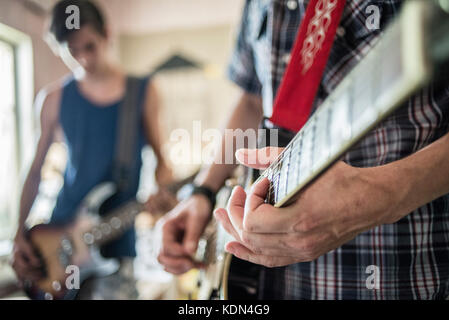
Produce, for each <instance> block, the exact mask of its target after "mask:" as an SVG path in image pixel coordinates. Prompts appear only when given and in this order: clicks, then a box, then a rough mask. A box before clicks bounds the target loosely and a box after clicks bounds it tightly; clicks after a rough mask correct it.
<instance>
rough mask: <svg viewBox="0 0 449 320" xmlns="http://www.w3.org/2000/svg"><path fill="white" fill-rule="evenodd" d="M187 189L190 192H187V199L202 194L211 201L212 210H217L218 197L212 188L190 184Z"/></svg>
mask: <svg viewBox="0 0 449 320" xmlns="http://www.w3.org/2000/svg"><path fill="white" fill-rule="evenodd" d="M187 187H188V188H189V190H188V191H187V192H186V198H187V197H190V196H193V195H195V194H202V195H203V196H205V197H206V198H207V199H208V200H209V202H210V204H211V207H212V209H214V208H215V203H216V196H217V195H216V193H215V192H214V191H213V190H212V189H211V188H209V187H206V186H198V185H196V184H194V183H190V184H188V185H187Z"/></svg>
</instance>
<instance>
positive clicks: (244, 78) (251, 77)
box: [228, 1, 262, 95]
mask: <svg viewBox="0 0 449 320" xmlns="http://www.w3.org/2000/svg"><path fill="white" fill-rule="evenodd" d="M249 5H250V1H246V4H245V8H244V10H243V17H242V21H241V23H240V30H239V32H238V37H237V43H236V46H235V49H234V52H233V53H232V56H231V61H230V63H229V66H228V78H229V79H230V80H231V81H232V82H234V83H235V84H237V85H238V86H239V87H241V88H242V89H243V90H245V91H246V92H249V93H252V94H257V95H261V92H262V84H261V83H260V81H259V78H258V77H257V73H256V69H255V61H254V55H253V49H252V47H251V44H250V39H249V38H250V37H249V30H248V29H249V26H248V24H249V19H250V17H249V12H250V10H249Z"/></svg>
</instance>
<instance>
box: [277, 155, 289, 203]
mask: <svg viewBox="0 0 449 320" xmlns="http://www.w3.org/2000/svg"><path fill="white" fill-rule="evenodd" d="M284 153H285V154H284V157H283V159H284V160H283V163H282V165H281V168H280V172H279V185H278V191H277V196H276V199H278V198H282V197H285V196H286V195H287V183H288V175H289V165H290V155H291V148H287V149H285V151H284Z"/></svg>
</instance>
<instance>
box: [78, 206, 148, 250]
mask: <svg viewBox="0 0 449 320" xmlns="http://www.w3.org/2000/svg"><path fill="white" fill-rule="evenodd" d="M142 210H143V205H142V204H141V203H139V202H137V201H130V202H127V203H125V204H124V205H122V206H120V207H118V208H117V209H114V210H112V212H111V213H109V214H108V215H107V216H106V217H104V218H102V219H101V221H100V222H99V223H97V224H95V226H93V227H92V228H91V229H90V230H88V231H87V232H85V233H84V234H83V240H84V242H85V243H86V244H88V245H97V246H101V245H103V244H105V243H108V242H110V241H112V240H114V239H116V238H118V237H119V236H121V235H122V234H123V233H124V232H126V231H127V230H128V229H129V228H130V227H131V226H132V225H133V224H134V220H135V218H136V216H137V214H139V213H140V212H141V211H142Z"/></svg>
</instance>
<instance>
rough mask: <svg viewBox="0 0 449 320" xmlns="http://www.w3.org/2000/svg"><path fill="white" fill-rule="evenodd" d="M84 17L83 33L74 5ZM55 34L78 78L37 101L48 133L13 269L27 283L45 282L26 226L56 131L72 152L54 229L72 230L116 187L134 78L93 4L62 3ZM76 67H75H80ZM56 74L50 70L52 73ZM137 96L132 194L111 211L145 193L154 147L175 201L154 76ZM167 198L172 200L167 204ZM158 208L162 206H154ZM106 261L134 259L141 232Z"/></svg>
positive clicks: (110, 251) (32, 175) (28, 191)
mask: <svg viewBox="0 0 449 320" xmlns="http://www.w3.org/2000/svg"><path fill="white" fill-rule="evenodd" d="M71 5H75V6H77V7H78V8H79V12H80V17H79V18H80V21H79V22H80V28H79V29H69V28H68V27H67V24H66V22H67V18H68V17H69V14H68V13H67V8H68V6H71ZM50 32H51V34H52V36H53V37H54V39H55V40H56V41H57V43H58V45H59V49H60V51H65V52H66V53H68V58H66V59H64V61H67V63H66V64H67V65H68V67H69V68H71V71H72V73H71V74H70V75H68V76H67V77H65V78H64V79H62V80H60V81H57V82H56V83H53V84H50V85H49V86H48V87H46V88H44V89H43V90H42V91H41V92H40V93H39V95H38V97H37V99H36V107H37V108H38V109H40V124H41V134H40V138H39V143H38V146H37V150H36V153H35V157H34V160H33V163H32V165H31V168H30V170H29V172H28V175H27V178H26V181H25V184H24V186H23V191H22V197H21V202H20V217H19V228H18V231H17V235H16V237H15V245H14V262H13V267H14V269H15V271H16V273H17V275H18V277H19V279H20V280H25V279H28V280H37V279H39V278H40V277H41V276H42V271H41V269H40V267H41V265H40V264H41V261H40V259H38V258H37V256H36V254H35V252H34V251H33V248H32V247H31V245H30V243H29V241H28V239H27V237H26V230H27V228H26V224H25V221H26V219H27V217H28V214H29V212H30V209H31V207H32V205H33V202H34V200H35V198H36V195H37V193H38V189H39V183H40V179H41V168H42V165H43V163H44V160H45V157H46V154H47V152H48V150H49V147H50V145H51V143H52V142H53V139H54V137H55V133H56V132H57V130H59V129H62V132H63V134H64V137H65V143H66V144H67V149H68V162H67V166H66V169H65V174H64V185H63V187H62V189H61V191H60V192H59V195H58V198H57V202H56V206H55V208H54V210H53V212H52V215H51V218H50V223H51V224H54V225H65V224H67V223H69V222H71V221H73V220H74V218H75V217H74V215H75V213H76V209H77V207H78V206H79V205H80V203H81V201H82V200H83V198H84V197H85V196H86V195H87V193H88V192H89V191H91V189H92V188H94V187H95V186H96V185H98V184H100V183H102V182H104V181H110V180H113V176H114V174H115V172H114V158H115V151H116V141H117V139H118V137H117V126H118V125H119V109H120V107H121V103H122V100H123V99H124V96H125V94H126V92H125V91H126V82H127V78H128V76H127V75H126V74H125V73H124V71H123V70H122V69H121V68H120V67H119V65H118V64H117V63H116V62H115V61H114V60H113V58H112V57H111V52H110V51H111V50H110V35H109V31H108V26H107V25H106V23H105V20H104V18H103V14H102V12H101V11H100V10H99V8H98V7H97V6H96V5H95V4H94V3H93V2H91V1H88V0H63V1H60V2H59V3H57V4H56V6H55V7H54V9H53V11H52V15H51V27H50ZM70 61H76V64H75V66H74V65H73V63H70ZM49 67H50V66H49ZM139 81H140V84H139V90H138V98H137V105H136V106H135V107H136V108H137V109H138V117H139V119H140V120H141V121H140V122H141V123H140V125H138V126H137V127H136V128H135V130H136V134H135V135H134V136H135V137H136V141H134V142H135V146H136V147H135V150H134V152H133V154H132V155H131V156H132V159H134V162H133V165H132V168H131V170H130V172H129V173H128V179H129V181H128V182H129V183H128V184H127V188H126V190H121V191H120V193H119V194H117V195H115V197H114V199H113V201H111V202H110V203H108V208H106V209H107V210H106V211H109V210H111V209H113V208H115V207H117V206H119V205H120V204H122V203H124V202H126V201H128V200H131V199H133V198H134V197H135V196H136V192H137V189H138V186H139V175H140V169H141V166H142V160H141V150H142V147H143V146H144V145H145V144H149V145H151V146H152V148H153V150H154V153H155V155H156V158H157V168H156V172H155V176H156V181H157V183H158V185H159V186H160V188H159V190H160V193H159V196H158V197H156V198H157V199H158V200H159V202H156V203H154V201H153V204H152V209H157V206H160V205H161V203H164V202H165V204H167V202H170V201H173V199H172V198H171V197H170V196H169V195H167V191H166V190H165V189H164V186H166V185H167V184H168V183H169V182H170V181H171V179H172V177H171V170H170V168H169V167H168V165H167V163H166V161H165V160H164V158H163V157H162V154H161V141H160V130H159V125H158V108H159V102H158V96H157V91H156V88H155V85H154V84H153V82H152V80H151V78H150V76H147V77H144V78H141V79H140V80H139ZM167 197H168V198H169V199H167ZM155 206H156V207H155ZM102 253H103V255H104V256H106V257H134V256H135V254H136V250H135V231H134V228H131V229H130V230H129V231H127V232H126V233H125V234H124V235H123V236H121V237H120V238H119V239H117V240H114V241H113V242H111V243H109V244H107V245H105V246H103V247H102Z"/></svg>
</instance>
